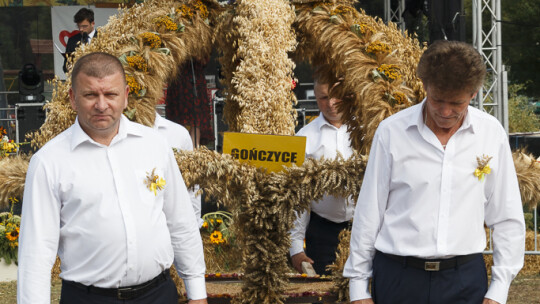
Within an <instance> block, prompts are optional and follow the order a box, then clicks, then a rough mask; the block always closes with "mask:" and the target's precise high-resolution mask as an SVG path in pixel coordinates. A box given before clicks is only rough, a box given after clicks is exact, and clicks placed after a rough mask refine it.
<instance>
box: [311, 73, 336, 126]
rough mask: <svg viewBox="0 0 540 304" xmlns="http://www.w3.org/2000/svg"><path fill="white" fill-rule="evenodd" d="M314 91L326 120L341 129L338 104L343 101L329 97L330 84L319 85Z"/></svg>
mask: <svg viewBox="0 0 540 304" xmlns="http://www.w3.org/2000/svg"><path fill="white" fill-rule="evenodd" d="M314 89H315V99H317V106H319V110H320V111H321V112H322V113H323V115H324V118H326V120H327V121H328V122H329V123H331V124H332V125H334V126H336V127H338V128H339V127H340V126H341V113H338V111H337V108H336V104H337V103H338V102H340V101H341V100H339V99H337V98H330V97H329V96H328V84H322V83H317V84H316V85H315V88H314Z"/></svg>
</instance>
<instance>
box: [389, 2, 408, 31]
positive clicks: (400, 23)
mask: <svg viewBox="0 0 540 304" xmlns="http://www.w3.org/2000/svg"><path fill="white" fill-rule="evenodd" d="M392 2H394V3H395V2H396V1H392V0H384V21H385V22H386V23H388V22H394V23H395V24H396V25H397V27H398V28H399V29H400V30H402V31H405V20H403V12H404V11H405V0H397V5H394V6H392Z"/></svg>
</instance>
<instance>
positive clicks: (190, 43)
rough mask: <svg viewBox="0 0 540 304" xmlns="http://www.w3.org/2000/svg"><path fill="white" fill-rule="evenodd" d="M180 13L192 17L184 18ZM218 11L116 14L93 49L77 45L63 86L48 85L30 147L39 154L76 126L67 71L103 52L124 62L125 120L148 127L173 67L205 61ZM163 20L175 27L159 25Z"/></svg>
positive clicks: (147, 6)
mask: <svg viewBox="0 0 540 304" xmlns="http://www.w3.org/2000/svg"><path fill="white" fill-rule="evenodd" d="M183 7H186V8H187V9H188V10H187V11H188V12H191V13H189V14H183V13H182V12H184V11H183V10H182V8H183ZM202 7H203V8H204V12H205V15H204V16H202V14H203V12H202V9H201V8H202ZM209 11H210V13H209ZM219 11H220V5H219V4H218V3H217V2H216V1H208V0H206V1H201V0H195V1H172V0H163V1H162V0H159V1H158V0H151V1H146V2H144V3H141V4H136V5H134V6H133V7H131V8H125V9H120V10H119V11H118V14H117V15H115V16H112V17H110V19H109V22H108V23H107V24H106V25H105V26H103V27H101V28H99V29H98V30H99V35H98V36H97V37H96V38H95V39H92V43H90V44H87V45H81V46H80V47H79V48H77V49H76V51H75V52H74V53H73V57H72V60H70V62H69V63H68V68H69V71H68V73H67V80H66V81H65V82H63V81H60V80H59V79H58V78H55V79H54V80H53V87H54V89H53V97H52V101H51V102H49V103H47V105H46V106H45V108H46V109H47V111H48V112H47V113H48V114H47V119H46V121H45V123H44V124H43V126H42V127H41V128H40V129H39V130H38V131H37V132H35V133H33V134H31V135H30V137H29V138H30V141H31V144H32V146H33V147H35V148H40V147H41V146H43V145H44V144H45V143H46V142H48V141H49V140H50V139H51V138H53V137H54V136H56V135H58V134H59V133H60V132H62V131H64V130H65V129H67V128H68V127H69V126H70V125H72V124H73V122H74V121H75V116H76V113H75V112H74V111H73V110H72V109H71V105H70V103H69V88H70V86H71V68H72V66H73V63H75V62H76V61H77V60H78V59H79V58H80V57H82V56H84V55H85V54H88V53H91V52H105V53H109V54H112V55H114V56H117V57H119V58H121V59H124V69H125V71H126V77H127V80H128V84H129V85H130V88H131V91H130V95H129V102H128V107H127V110H126V114H128V117H129V118H130V119H131V120H133V121H135V122H138V123H141V124H143V125H147V126H152V125H153V124H154V118H155V104H156V101H157V100H159V99H160V98H161V97H162V94H163V88H164V86H165V84H166V83H167V81H168V80H170V79H171V78H172V77H173V76H174V75H175V73H176V70H177V67H178V65H179V64H181V63H183V62H185V61H187V60H189V58H197V59H199V58H206V57H208V56H209V54H210V52H211V47H212V43H213V40H212V37H213V31H212V27H211V26H210V22H212V20H211V19H209V18H216V17H217V15H218V13H219ZM165 19H166V20H168V21H169V24H174V25H175V26H176V27H175V28H172V27H170V26H166V25H164V24H166V23H164V22H163V20H165Z"/></svg>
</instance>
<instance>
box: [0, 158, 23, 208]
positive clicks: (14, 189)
mask: <svg viewBox="0 0 540 304" xmlns="http://www.w3.org/2000/svg"><path fill="white" fill-rule="evenodd" d="M29 159H30V157H29V156H26V155H22V156H10V157H5V158H2V159H1V160H0V185H2V186H1V188H0V209H4V208H7V207H9V206H10V203H9V198H10V197H22V194H23V192H24V181H25V179H26V171H27V170H28V162H29Z"/></svg>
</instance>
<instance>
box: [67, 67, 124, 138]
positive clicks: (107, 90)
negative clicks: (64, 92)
mask: <svg viewBox="0 0 540 304" xmlns="http://www.w3.org/2000/svg"><path fill="white" fill-rule="evenodd" d="M75 81H76V84H75V86H74V87H72V88H71V89H70V90H69V97H70V100H71V106H72V107H73V109H74V110H75V111H77V115H78V119H79V124H80V125H81V128H82V129H83V130H84V131H85V132H86V134H88V136H90V137H91V138H92V139H93V140H95V141H96V142H99V143H102V144H108V142H107V141H106V140H105V142H103V139H109V142H110V140H111V139H112V138H113V137H114V136H115V135H116V134H117V133H118V126H119V125H120V118H121V116H122V112H123V111H124V109H125V108H126V107H127V103H128V93H129V86H128V85H126V84H125V83H124V80H123V78H122V75H121V74H120V72H117V73H115V74H112V75H109V76H105V77H104V78H96V77H91V76H88V75H86V74H84V73H80V74H79V75H77V78H76V80H75Z"/></svg>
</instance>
